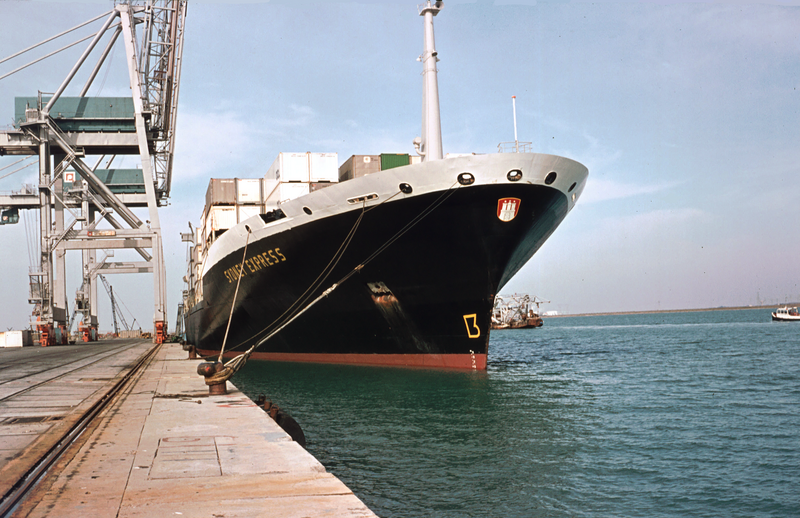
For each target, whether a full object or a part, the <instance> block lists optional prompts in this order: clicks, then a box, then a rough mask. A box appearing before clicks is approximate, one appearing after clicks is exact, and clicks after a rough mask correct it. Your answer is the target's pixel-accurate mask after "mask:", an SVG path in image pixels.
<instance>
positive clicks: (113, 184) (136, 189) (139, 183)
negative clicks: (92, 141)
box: [64, 169, 145, 194]
mask: <svg viewBox="0 0 800 518" xmlns="http://www.w3.org/2000/svg"><path fill="white" fill-rule="evenodd" d="M94 174H95V175H96V176H97V178H99V179H100V181H101V182H103V183H104V184H106V187H108V188H109V190H110V191H111V192H113V193H114V194H144V193H145V190H144V173H142V170H141V169H96V170H95V172H94ZM75 178H76V179H77V178H78V174H77V173H75ZM64 184H65V185H64V189H65V190H68V189H70V188H71V187H72V184H71V183H69V182H64Z"/></svg>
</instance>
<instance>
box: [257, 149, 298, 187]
mask: <svg viewBox="0 0 800 518" xmlns="http://www.w3.org/2000/svg"><path fill="white" fill-rule="evenodd" d="M264 178H266V179H268V180H279V181H281V182H307V181H308V153H278V158H276V159H275V161H274V162H272V166H270V168H269V171H267V174H266V176H264Z"/></svg>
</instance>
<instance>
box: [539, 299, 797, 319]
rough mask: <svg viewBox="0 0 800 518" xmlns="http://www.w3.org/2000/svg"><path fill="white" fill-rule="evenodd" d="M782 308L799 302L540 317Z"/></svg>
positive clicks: (561, 316) (554, 316) (564, 315)
mask: <svg viewBox="0 0 800 518" xmlns="http://www.w3.org/2000/svg"><path fill="white" fill-rule="evenodd" d="M783 306H790V307H791V306H800V302H787V303H785V304H770V305H767V306H731V307H721V308H696V309H652V310H648V311H606V312H603V313H569V314H563V315H540V316H541V317H542V318H564V317H602V316H608V315H651V314H657V313H698V312H701V311H738V310H741V309H770V310H774V309H775V308H777V307H783Z"/></svg>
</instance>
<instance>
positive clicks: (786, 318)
mask: <svg viewBox="0 0 800 518" xmlns="http://www.w3.org/2000/svg"><path fill="white" fill-rule="evenodd" d="M772 320H779V321H781V322H791V321H798V322H800V311H797V307H793V308H790V307H789V306H784V307H782V308H778V309H776V310H775V311H774V312H773V313H772Z"/></svg>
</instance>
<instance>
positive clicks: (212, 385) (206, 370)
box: [197, 362, 228, 396]
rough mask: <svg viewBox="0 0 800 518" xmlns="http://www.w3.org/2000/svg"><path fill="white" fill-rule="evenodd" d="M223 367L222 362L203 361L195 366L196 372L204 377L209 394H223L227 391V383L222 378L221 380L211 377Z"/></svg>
mask: <svg viewBox="0 0 800 518" xmlns="http://www.w3.org/2000/svg"><path fill="white" fill-rule="evenodd" d="M224 367H225V365H224V364H223V363H222V362H203V363H201V364H199V365H198V366H197V374H199V375H201V376H203V377H204V378H205V379H206V385H208V395H209V396H224V395H225V394H227V393H228V385H227V382H226V381H225V380H224V379H223V380H221V381H218V380H215V379H213V378H214V376H215V375H216V374H217V373H218V372H220V371H221V370H222V369H223V368H224Z"/></svg>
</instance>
